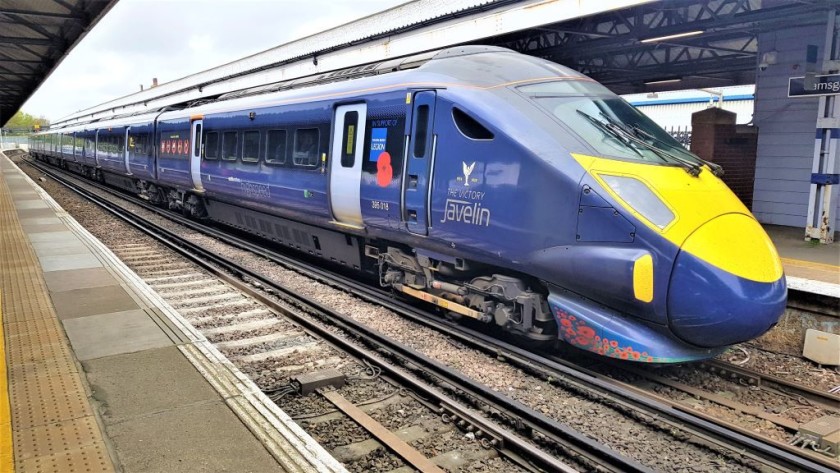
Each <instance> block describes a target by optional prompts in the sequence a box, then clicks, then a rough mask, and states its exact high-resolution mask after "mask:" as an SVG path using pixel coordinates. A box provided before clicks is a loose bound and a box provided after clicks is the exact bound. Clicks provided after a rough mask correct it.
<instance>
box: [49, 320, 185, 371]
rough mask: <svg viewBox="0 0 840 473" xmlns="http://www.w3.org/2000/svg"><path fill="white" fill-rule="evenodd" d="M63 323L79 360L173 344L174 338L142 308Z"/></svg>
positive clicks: (64, 321)
mask: <svg viewBox="0 0 840 473" xmlns="http://www.w3.org/2000/svg"><path fill="white" fill-rule="evenodd" d="M63 323H64V330H65V331H66V332H67V338H69V339H70V344H71V345H72V346H73V350H74V351H75V352H76V358H78V359H79V360H92V359H94V358H100V357H103V356H110V355H118V354H121V353H132V352H136V351H141V350H147V349H149V348H161V347H165V346H169V345H172V340H170V339H169V337H167V336H166V335H165V334H164V333H163V331H161V329H160V327H158V326H157V324H155V322H154V321H153V320H152V319H151V318H150V317H149V315H148V314H147V313H146V312H144V311H142V310H125V311H121V312H114V313H109V314H99V315H90V316H87V317H76V318H72V319H66V320H63Z"/></svg>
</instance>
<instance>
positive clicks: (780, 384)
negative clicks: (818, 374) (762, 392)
mask: <svg viewBox="0 0 840 473" xmlns="http://www.w3.org/2000/svg"><path fill="white" fill-rule="evenodd" d="M703 365H705V366H704V368H705V369H708V370H709V371H711V372H712V373H716V372H717V373H721V374H722V373H727V374H731V375H734V376H737V377H738V378H741V379H746V380H747V381H748V383H749V384H750V385H751V386H756V387H760V388H772V389H775V390H778V391H779V392H781V393H783V394H787V395H796V396H801V397H802V398H804V399H807V400H808V401H810V402H814V403H817V404H820V405H822V406H824V407H826V408H828V409H835V410H836V409H838V408H840V395H837V394H832V393H830V392H826V391H820V390H818V389H814V388H812V387H810V386H805V385H802V384H798V383H794V382H791V381H788V380H786V379H784V378H780V377H778V376H774V375H772V374H768V373H762V372H760V371H755V370H752V369H749V368H744V367H743V366H738V365H735V364H732V363H728V362H725V361H720V360H709V361H706V362H704V363H703ZM788 390H790V391H793V392H788ZM814 407H819V406H814Z"/></svg>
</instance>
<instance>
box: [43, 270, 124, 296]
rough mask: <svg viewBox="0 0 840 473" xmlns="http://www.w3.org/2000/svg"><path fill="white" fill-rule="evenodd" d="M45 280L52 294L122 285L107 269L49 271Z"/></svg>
mask: <svg viewBox="0 0 840 473" xmlns="http://www.w3.org/2000/svg"><path fill="white" fill-rule="evenodd" d="M44 280H45V281H46V283H47V288H48V289H49V290H50V292H64V291H72V290H74V289H85V288H92V287H105V286H118V285H119V284H120V283H119V282H118V281H117V280H116V279H115V278H114V276H113V275H112V274H111V272H110V271H108V270H107V269H105V268H88V269H69V270H64V271H48V272H45V273H44Z"/></svg>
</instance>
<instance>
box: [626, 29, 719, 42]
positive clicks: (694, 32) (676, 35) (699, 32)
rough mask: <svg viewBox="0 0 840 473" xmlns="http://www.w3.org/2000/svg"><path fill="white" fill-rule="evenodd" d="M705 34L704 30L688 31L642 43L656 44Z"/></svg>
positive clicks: (649, 39) (645, 40)
mask: <svg viewBox="0 0 840 473" xmlns="http://www.w3.org/2000/svg"><path fill="white" fill-rule="evenodd" d="M703 33H705V31H704V30H695V31H686V32H685V33H677V34H669V35H668V36H657V37H656V38H648V39H643V40H641V41H640V42H642V43H656V42H657V41H666V40H669V39H676V38H685V37H688V36H697V35H699V34H703Z"/></svg>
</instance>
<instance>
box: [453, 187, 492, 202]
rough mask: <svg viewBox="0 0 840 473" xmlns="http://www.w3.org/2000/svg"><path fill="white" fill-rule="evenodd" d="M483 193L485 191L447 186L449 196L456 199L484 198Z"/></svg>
mask: <svg viewBox="0 0 840 473" xmlns="http://www.w3.org/2000/svg"><path fill="white" fill-rule="evenodd" d="M485 195H486V193H485V192H482V191H474V190H472V189H456V188H454V187H450V188H449V197H455V198H457V199H472V200H482V199H484V196H485Z"/></svg>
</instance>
